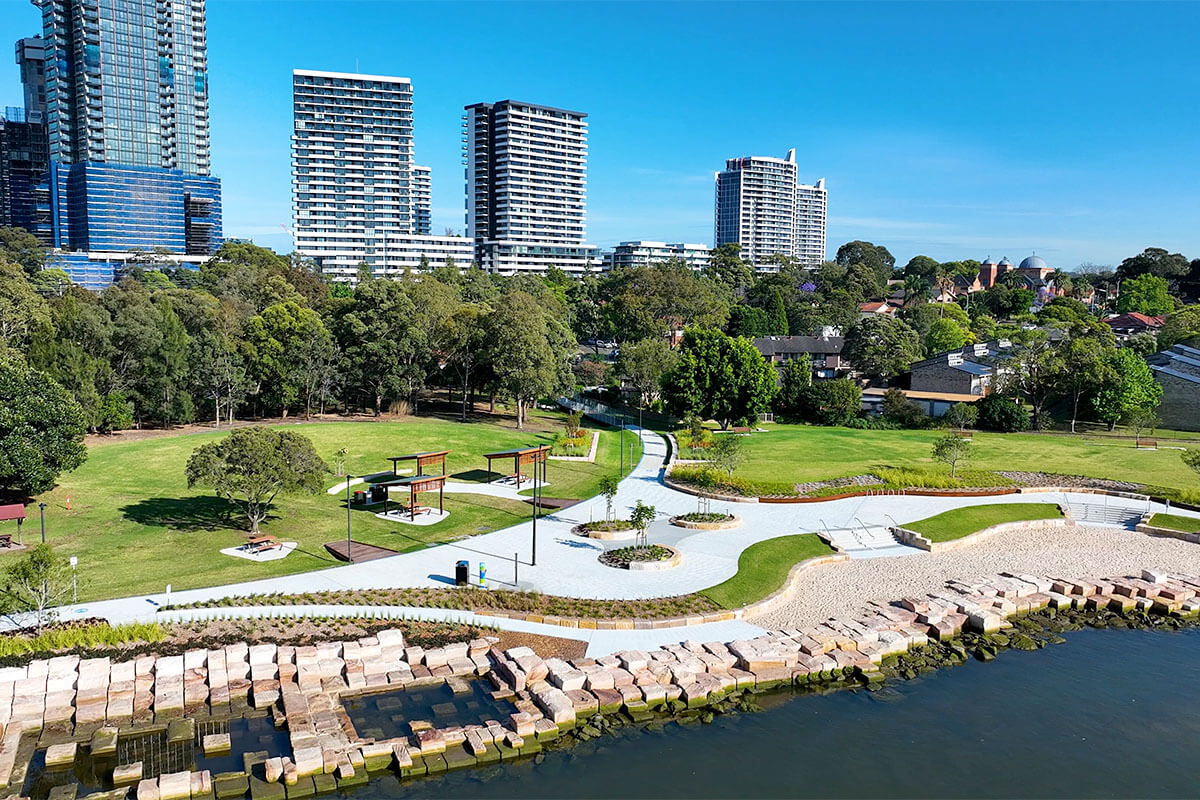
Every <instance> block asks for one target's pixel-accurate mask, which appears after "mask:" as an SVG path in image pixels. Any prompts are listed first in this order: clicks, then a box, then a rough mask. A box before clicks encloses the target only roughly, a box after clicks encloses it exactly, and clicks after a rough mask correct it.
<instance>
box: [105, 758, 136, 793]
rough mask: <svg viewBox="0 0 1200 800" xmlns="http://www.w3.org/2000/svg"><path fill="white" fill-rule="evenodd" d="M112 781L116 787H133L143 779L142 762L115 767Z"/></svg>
mask: <svg viewBox="0 0 1200 800" xmlns="http://www.w3.org/2000/svg"><path fill="white" fill-rule="evenodd" d="M112 779H113V785H114V786H117V787H121V786H132V785H133V784H135V783H137V782H138V781H140V780H141V779H142V762H140V761H135V762H133V763H132V764H121V765H120V766H117V767H115V768H114V769H113V778H112Z"/></svg>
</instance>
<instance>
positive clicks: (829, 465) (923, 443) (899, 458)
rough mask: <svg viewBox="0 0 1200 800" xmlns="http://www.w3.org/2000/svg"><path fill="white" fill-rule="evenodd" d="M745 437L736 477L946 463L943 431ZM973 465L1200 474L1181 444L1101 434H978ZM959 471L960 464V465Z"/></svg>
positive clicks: (1160, 477)
mask: <svg viewBox="0 0 1200 800" xmlns="http://www.w3.org/2000/svg"><path fill="white" fill-rule="evenodd" d="M764 427H766V428H767V429H768V431H767V432H766V433H756V434H752V435H751V436H747V437H745V438H743V440H742V441H743V442H744V443H745V452H746V460H745V463H743V464H742V466H741V467H740V468H739V469H738V471H737V472H736V473H735V476H736V477H741V478H745V479H747V480H750V481H754V482H780V481H788V482H792V483H795V482H803V481H815V480H824V479H827V478H840V477H844V476H848V475H857V474H861V473H865V472H870V471H871V468H872V467H874V466H891V467H917V468H922V469H936V470H938V471H940V472H945V473H946V475H947V476H948V475H949V468H947V467H945V466H943V465H941V464H937V463H936V462H934V460H933V458H932V457H931V456H930V451H931V450H932V448H933V442H934V441H935V440H936V439H937V438H938V437H940V436H943V435H944V432H943V431H937V430H921V431H908V430H901V431H863V430H853V429H850V428H823V427H816V426H807V425H766V426H764ZM974 445H975V456H974V457H973V458H972V459H971V460H970V462H968V464H967V467H968V468H969V469H971V470H1019V471H1027V472H1054V473H1061V474H1065V475H1085V476H1088V477H1092V478H1109V479H1113V480H1124V481H1131V482H1134V483H1144V484H1150V485H1156V486H1166V487H1173V488H1178V489H1193V490H1195V489H1200V476H1197V475H1196V473H1194V472H1192V471H1191V470H1189V469H1188V468H1187V467H1186V466H1184V464H1183V461H1182V460H1181V459H1180V457H1179V454H1180V451H1179V450H1171V449H1161V450H1138V449H1135V448H1134V447H1133V446H1132V442H1128V441H1122V440H1115V439H1111V438H1108V439H1106V438H1104V437H1086V438H1085V437H1083V436H1080V437H1065V436H1043V435H1038V434H1016V433H1007V434H1005V433H976V434H975V435H974ZM960 469H961V465H960Z"/></svg>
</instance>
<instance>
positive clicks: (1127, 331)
mask: <svg viewBox="0 0 1200 800" xmlns="http://www.w3.org/2000/svg"><path fill="white" fill-rule="evenodd" d="M1104 323H1105V324H1106V325H1108V327H1110V328H1112V330H1113V333H1114V334H1116V336H1117V338H1118V339H1119V340H1121V341H1125V340H1126V339H1128V338H1129V337H1130V336H1136V335H1137V334H1139V333H1158V331H1159V330H1160V329H1161V328H1162V326H1163V318H1162V317H1151V316H1148V315H1146V314H1139V313H1138V312H1136V311H1128V312H1126V313H1124V314H1117V315H1116V316H1113V317H1109V318H1108V319H1106V320H1104Z"/></svg>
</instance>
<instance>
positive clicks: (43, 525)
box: [38, 503, 46, 544]
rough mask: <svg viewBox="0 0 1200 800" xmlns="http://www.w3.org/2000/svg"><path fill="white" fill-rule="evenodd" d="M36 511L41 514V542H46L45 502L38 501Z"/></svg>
mask: <svg viewBox="0 0 1200 800" xmlns="http://www.w3.org/2000/svg"><path fill="white" fill-rule="evenodd" d="M38 511H39V512H40V513H41V516H42V544H45V543H46V504H45V503H38Z"/></svg>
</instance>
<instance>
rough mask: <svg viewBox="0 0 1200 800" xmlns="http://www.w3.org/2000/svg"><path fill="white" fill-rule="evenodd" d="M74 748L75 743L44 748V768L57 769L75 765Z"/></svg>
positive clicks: (75, 746)
mask: <svg viewBox="0 0 1200 800" xmlns="http://www.w3.org/2000/svg"><path fill="white" fill-rule="evenodd" d="M76 748H77V745H76V744H75V742H67V743H65V744H52V745H50V746H49V747H47V748H46V767H47V768H48V769H59V768H62V767H70V766H72V765H73V764H74V763H75V750H76Z"/></svg>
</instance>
